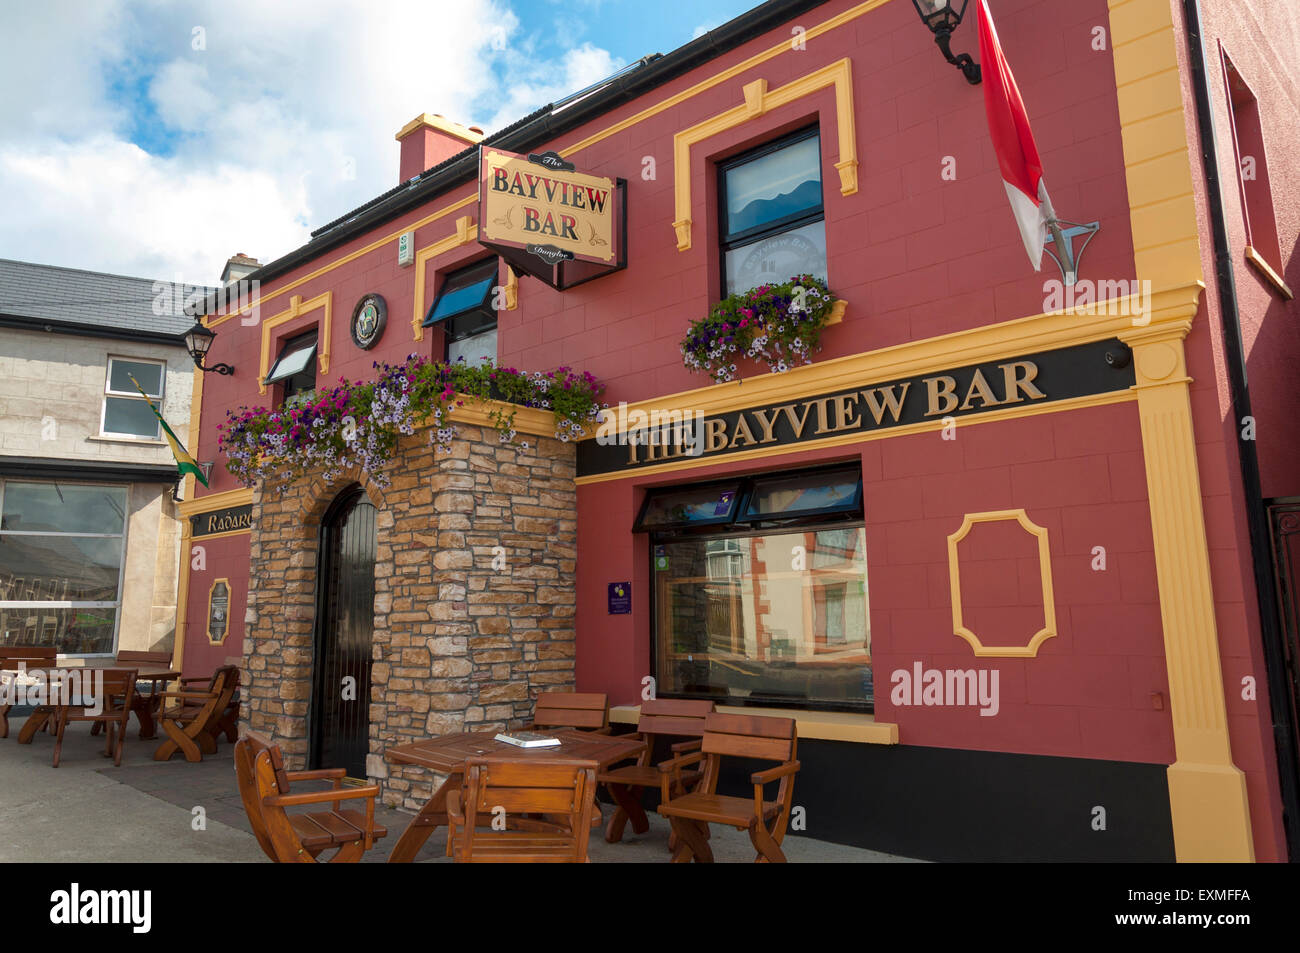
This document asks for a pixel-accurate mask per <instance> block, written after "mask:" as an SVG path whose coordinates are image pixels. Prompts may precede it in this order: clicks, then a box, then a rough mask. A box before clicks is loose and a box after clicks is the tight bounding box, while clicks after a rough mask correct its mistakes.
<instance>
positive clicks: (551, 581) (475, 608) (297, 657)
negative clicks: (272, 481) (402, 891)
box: [242, 425, 577, 807]
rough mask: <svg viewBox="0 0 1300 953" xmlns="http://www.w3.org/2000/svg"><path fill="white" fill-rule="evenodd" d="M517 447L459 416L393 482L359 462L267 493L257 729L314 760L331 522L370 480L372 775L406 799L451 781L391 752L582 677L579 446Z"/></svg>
mask: <svg viewBox="0 0 1300 953" xmlns="http://www.w3.org/2000/svg"><path fill="white" fill-rule="evenodd" d="M527 439H528V443H529V447H528V448H526V449H525V448H523V447H522V446H511V445H503V444H502V443H501V442H500V438H499V437H498V435H497V432H496V431H495V430H494V429H493V428H491V427H478V426H467V425H460V427H459V432H458V436H457V438H456V440H455V441H454V442H453V444H452V451H451V453H450V454H446V453H442V454H438V453H436V452H435V449H434V448H433V447H432V446H431V445H430V444H429V441H428V436H427V432H426V431H420V432H417V433H416V434H415V435H414V436H411V437H403V438H402V439H401V442H400V444H399V446H398V451H397V454H396V455H395V458H394V460H393V462H392V464H391V465H390V467H389V469H388V473H389V475H390V476H391V484H390V485H389V486H388V487H387V488H384V489H381V488H379V487H377V486H375V485H373V483H371V482H369V481H367V480H366V479H364V478H363V477H362V476H361V475H360V474H357V473H351V474H348V473H345V474H344V475H343V476H341V477H340V478H339V479H337V480H334V481H333V482H332V483H330V484H326V483H324V482H323V481H322V480H320V479H319V478H318V477H317V478H313V477H311V476H309V477H305V478H303V479H301V480H299V481H297V482H296V483H295V484H293V485H292V486H290V487H289V488H288V489H287V491H286V492H285V493H284V494H283V495H281V494H280V493H279V491H278V489H277V488H273V487H271V488H268V487H259V488H258V489H257V491H255V493H254V498H253V500H254V502H253V519H252V526H253V529H252V536H251V540H250V548H251V563H250V569H249V577H250V584H249V593H248V610H247V616H246V619H247V633H248V634H247V638H246V639H245V642H244V659H243V666H242V668H243V672H242V674H243V679H244V682H243V684H244V686H245V687H244V689H243V695H244V697H245V699H246V701H245V704H244V708H243V715H242V718H243V722H244V726H245V727H248V728H252V729H253V730H255V731H262V732H266V733H268V734H271V735H273V736H274V738H275V739H276V741H277V742H279V744H280V745H281V747H282V748H283V750H284V751H285V754H286V758H287V760H288V761H289V763H290V767H294V768H298V767H302V766H304V765H305V764H306V760H307V756H308V745H309V736H308V717H309V709H310V703H311V694H312V662H313V655H314V647H313V640H314V635H313V633H314V629H315V615H316V570H317V548H318V545H319V533H320V523H321V519H322V518H323V517H324V515H325V514H326V512H327V510H328V509H329V506H330V504H331V503H332V502H333V500H335V499H336V498H337V497H338V495H339V493H340V492H342V491H344V490H346V489H347V488H348V487H349V486H351V485H353V484H356V483H361V485H362V486H363V487H364V488H365V490H366V494H367V496H368V497H369V498H370V501H371V502H372V503H374V505H375V507H376V510H377V512H376V527H377V529H376V534H377V542H378V544H377V548H376V561H375V623H374V639H373V659H374V666H373V669H372V672H371V703H370V754H369V757H368V758H367V764H366V770H367V774H368V775H369V776H370V778H371V779H372V780H375V781H377V782H378V783H380V784H381V785H382V786H383V789H384V801H385V803H388V804H391V805H406V806H411V807H416V806H419V805H420V804H422V803H423V802H424V800H426V799H427V797H428V795H429V793H430V792H431V785H433V784H434V783H435V782H436V781H437V780H440V779H435V778H434V777H433V776H432V775H431V774H430V773H429V772H428V771H425V770H422V769H415V768H409V767H403V766H400V765H393V764H389V763H387V762H385V761H384V759H383V753H384V751H385V749H387V748H389V747H392V746H393V745H395V744H401V743H403V742H406V741H412V740H416V739H419V738H425V737H429V736H430V735H437V734H444V733H447V732H455V731H462V730H470V731H473V730H488V729H492V730H501V729H503V728H505V727H507V726H514V727H518V726H519V725H520V724H521V723H522V722H523V721H524V720H525V719H527V718H528V717H529V716H530V715H531V713H532V709H533V700H534V699H535V698H536V696H537V694H538V693H539V692H542V691H546V690H550V689H563V688H572V687H573V685H574V645H575V642H574V638H575V632H574V612H575V606H576V592H575V568H576V558H577V549H576V546H577V533H576V530H577V522H576V519H577V517H576V491H575V487H574V448H573V445H572V444H566V443H561V442H560V441H558V440H554V439H551V438H538V437H535V436H529V437H528V438H527Z"/></svg>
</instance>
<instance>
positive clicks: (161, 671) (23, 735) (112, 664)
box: [18, 659, 181, 745]
mask: <svg viewBox="0 0 1300 953" xmlns="http://www.w3.org/2000/svg"><path fill="white" fill-rule="evenodd" d="M130 667H131V666H130V665H127V664H124V663H122V662H117V661H114V660H113V659H95V660H93V661H91V662H88V663H87V664H85V665H41V666H32V667H29V668H28V669H27V671H28V672H40V671H65V672H73V671H78V670H81V671H92V672H93V671H94V670H95V669H104V670H107V669H111V668H115V669H129V668H130ZM180 677H181V673H180V672H179V671H177V670H176V669H172V668H168V667H166V666H159V665H141V666H139V667H137V668H136V670H135V678H136V681H138V682H152V683H153V685H152V687H151V689H150V692H151V693H152V694H156V693H157V691H158V683H159V682H170V681H172V680H173V679H177V678H180ZM142 697H143V696H142ZM56 707H57V706H54V705H42V706H41V707H39V708H37V709H36V710H35V711H33V712H32V713H31V714H30V715H28V716H27V720H26V721H25V722H23V727H22V729H21V730H20V731H19V732H18V743H19V744H20V745H29V744H31V743H32V739H33V738H35V737H36V733H37V732H39V731H40V730H41V729H42V728H43V727H45V724H46V722H48V721H49V720H50V716H51V715H53V714H54V710H55V708H56ZM133 708H134V710H135V714H136V717H137V718H139V720H140V737H141V738H152V737H154V735H155V734H156V729H155V727H154V723H153V705H152V704H144V705H134V706H133Z"/></svg>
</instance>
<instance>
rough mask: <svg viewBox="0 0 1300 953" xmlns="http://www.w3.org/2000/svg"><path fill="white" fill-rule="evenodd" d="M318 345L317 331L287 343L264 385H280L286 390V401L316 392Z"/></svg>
mask: <svg viewBox="0 0 1300 953" xmlns="http://www.w3.org/2000/svg"><path fill="white" fill-rule="evenodd" d="M316 343H317V341H316V332H315V331H311V332H309V333H307V334H302V335H299V336H298V337H296V338H293V339H291V340H289V341H287V342H285V345H284V347H283V348H281V349H280V356H279V357H278V358H276V361H275V363H274V364H273V365H271V370H270V372H269V373H268V374H267V375H266V380H265V381H264V382H263V383H266V384H280V385H281V386H282V387H283V388H284V399H285V401H290V400H292V399H293V398H294V397H296V396H298V395H299V394H307V393H311V392H312V391H313V390H315V389H316Z"/></svg>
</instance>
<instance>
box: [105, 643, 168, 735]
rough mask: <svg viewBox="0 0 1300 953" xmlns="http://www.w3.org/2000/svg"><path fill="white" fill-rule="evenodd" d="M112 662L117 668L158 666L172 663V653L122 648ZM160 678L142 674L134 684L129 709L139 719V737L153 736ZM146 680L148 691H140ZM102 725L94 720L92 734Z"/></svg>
mask: <svg viewBox="0 0 1300 953" xmlns="http://www.w3.org/2000/svg"><path fill="white" fill-rule="evenodd" d="M114 664H115V665H116V666H117V667H118V668H130V667H132V666H138V667H139V668H160V667H162V666H166V665H171V664H172V653H171V652H170V651H166V652H141V651H136V650H134V649H123V650H121V651H120V652H118V653H117V658H116V659H114ZM159 681H160V679H157V678H149V677H147V676H143V677H141V678H140V680H139V682H138V683H137V684H136V686H135V688H136V691H135V696H134V698H133V699H132V704H131V710H132V711H134V712H135V713H136V717H137V718H138V719H139V721H140V737H141V738H152V737H153V731H152V728H153V717H154V715H156V714H157V713H158V702H159V698H160V693H159V688H158V682H159ZM145 682H148V683H149V691H148V692H142V691H140V685H141V684H143V683H145ZM101 727H102V725H101V723H100V722H95V723H94V724H93V725H91V726H90V733H91V734H92V735H97V734H99V729H100V728H101Z"/></svg>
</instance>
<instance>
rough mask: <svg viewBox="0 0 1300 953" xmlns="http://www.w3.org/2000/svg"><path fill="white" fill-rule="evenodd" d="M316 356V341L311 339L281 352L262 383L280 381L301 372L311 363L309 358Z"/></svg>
mask: <svg viewBox="0 0 1300 953" xmlns="http://www.w3.org/2000/svg"><path fill="white" fill-rule="evenodd" d="M315 356H316V342H315V341H312V342H310V343H308V344H303V345H300V346H298V347H296V348H295V349H294V350H291V351H289V352H288V353H286V354H283V355H282V356H281V357H280V359H279V360H278V361H276V362H275V366H274V367H272V368H271V372H270V373H269V374H267V375H266V380H265V381H264V382H263V383H266V384H274V383H275V382H276V381H282V380H284V379H285V378H286V377H292V376H293V375H294V374H301V373H302V372H303V371H304V370H306V369H307V365H308V364H310V363H311V359H312V358H313V357H315Z"/></svg>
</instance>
